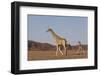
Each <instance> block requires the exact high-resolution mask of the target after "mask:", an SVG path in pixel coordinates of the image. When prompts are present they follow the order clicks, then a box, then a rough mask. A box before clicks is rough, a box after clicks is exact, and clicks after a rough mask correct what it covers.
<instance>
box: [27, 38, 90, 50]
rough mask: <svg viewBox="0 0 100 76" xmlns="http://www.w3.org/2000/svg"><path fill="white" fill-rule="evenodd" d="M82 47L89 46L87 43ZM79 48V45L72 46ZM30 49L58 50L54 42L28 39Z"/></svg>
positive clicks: (85, 48) (75, 48)
mask: <svg viewBox="0 0 100 76" xmlns="http://www.w3.org/2000/svg"><path fill="white" fill-rule="evenodd" d="M82 47H83V49H84V50H87V47H88V46H87V45H82ZM77 48H78V45H74V46H72V49H74V50H77ZM28 50H32V51H34V50H37V51H40V50H43V51H48V50H51V51H54V50H56V46H55V45H52V44H49V43H41V42H36V41H31V40H28ZM70 50H71V49H70Z"/></svg>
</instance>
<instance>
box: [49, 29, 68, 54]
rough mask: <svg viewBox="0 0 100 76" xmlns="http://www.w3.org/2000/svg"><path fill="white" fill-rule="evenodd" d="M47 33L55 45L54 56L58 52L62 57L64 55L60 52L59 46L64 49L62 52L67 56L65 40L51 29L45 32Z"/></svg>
mask: <svg viewBox="0 0 100 76" xmlns="http://www.w3.org/2000/svg"><path fill="white" fill-rule="evenodd" d="M47 32H50V33H51V34H52V37H53V39H54V41H55V43H56V56H57V55H58V51H60V53H61V54H62V55H64V54H63V52H62V50H61V49H60V46H63V47H64V51H65V52H66V55H67V41H66V39H65V38H63V37H60V36H58V35H57V34H56V33H55V32H54V31H53V30H52V29H51V28H49V29H48V30H47Z"/></svg>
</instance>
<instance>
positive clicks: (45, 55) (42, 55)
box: [28, 50, 88, 61]
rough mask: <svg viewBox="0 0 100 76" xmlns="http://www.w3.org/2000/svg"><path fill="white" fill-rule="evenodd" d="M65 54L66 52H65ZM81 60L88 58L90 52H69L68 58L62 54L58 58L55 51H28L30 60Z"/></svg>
mask: <svg viewBox="0 0 100 76" xmlns="http://www.w3.org/2000/svg"><path fill="white" fill-rule="evenodd" d="M63 52H64V51H63ZM80 58H88V52H87V50H82V51H77V50H67V56H66V54H65V53H64V55H62V54H61V53H60V52H58V56H56V51H55V50H51V51H50V50H49V51H42V50H41V51H40V50H36V51H32V50H29V51H28V60H29V61H31V60H32V61H33V60H53V59H80Z"/></svg>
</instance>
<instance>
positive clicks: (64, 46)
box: [63, 44, 67, 56]
mask: <svg viewBox="0 0 100 76" xmlns="http://www.w3.org/2000/svg"><path fill="white" fill-rule="evenodd" d="M63 47H64V51H65V54H66V56H67V49H66V46H65V45H64V44H63Z"/></svg>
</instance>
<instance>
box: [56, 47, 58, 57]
mask: <svg viewBox="0 0 100 76" xmlns="http://www.w3.org/2000/svg"><path fill="white" fill-rule="evenodd" d="M57 55H58V46H56V56H57Z"/></svg>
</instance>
